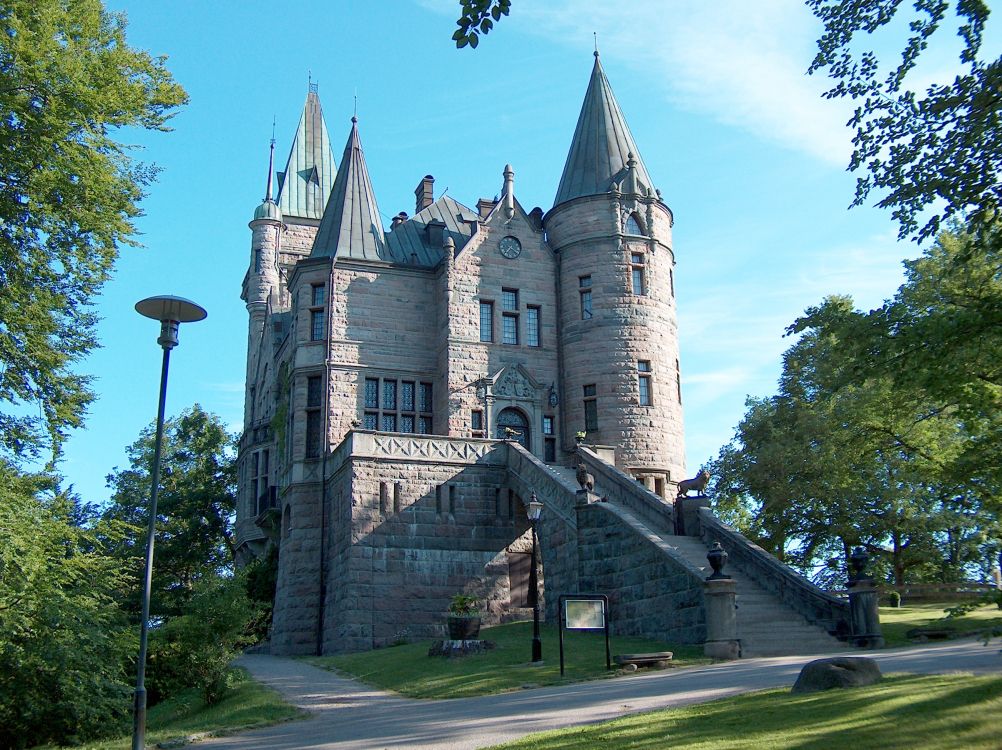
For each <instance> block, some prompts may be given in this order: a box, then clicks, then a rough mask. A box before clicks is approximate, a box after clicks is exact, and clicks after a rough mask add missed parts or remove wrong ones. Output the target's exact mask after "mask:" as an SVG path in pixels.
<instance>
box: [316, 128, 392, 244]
mask: <svg viewBox="0 0 1002 750" xmlns="http://www.w3.org/2000/svg"><path fill="white" fill-rule="evenodd" d="M310 256H311V257H314V258H317V257H337V258H354V259H357V260H387V261H388V260H391V258H390V256H389V253H388V252H387V249H386V237H385V235H384V234H383V225H382V222H381V221H380V219H379V208H378V206H376V196H375V195H374V194H373V192H372V183H371V182H370V181H369V170H368V168H367V167H366V166H365V155H364V154H363V153H362V143H361V141H359V139H358V118H357V117H352V118H351V133H350V134H349V135H348V143H346V144H345V147H344V155H343V156H342V157H341V167H340V169H338V171H337V177H335V178H334V187H333V189H332V190H331V197H330V200H328V201H327V207H326V208H325V209H324V217H323V219H322V220H321V222H320V228H319V229H318V230H317V236H316V238H315V239H314V240H313V250H312V251H310Z"/></svg>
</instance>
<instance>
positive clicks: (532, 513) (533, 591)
mask: <svg viewBox="0 0 1002 750" xmlns="http://www.w3.org/2000/svg"><path fill="white" fill-rule="evenodd" d="M542 513H543V504H542V503H541V502H539V500H537V499H536V493H535V492H533V493H532V496H531V498H530V499H529V509H528V511H526V515H528V516H529V528H530V529H531V530H532V562H531V563H530V565H531V567H530V568H529V597H530V603H531V604H532V661H533V663H534V664H537V663H539V662H541V661H542V660H543V642H542V641H541V640H540V638H539V576H538V573H537V572H536V568H537V567H538V565H539V558H538V555H539V553H538V552H537V548H538V546H539V543H538V539H537V537H536V523H537V522H538V521H539V517H540V515H542Z"/></svg>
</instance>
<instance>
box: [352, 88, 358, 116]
mask: <svg viewBox="0 0 1002 750" xmlns="http://www.w3.org/2000/svg"><path fill="white" fill-rule="evenodd" d="M351 121H352V122H358V87H357V86H356V87H355V109H354V110H353V111H352V113H351Z"/></svg>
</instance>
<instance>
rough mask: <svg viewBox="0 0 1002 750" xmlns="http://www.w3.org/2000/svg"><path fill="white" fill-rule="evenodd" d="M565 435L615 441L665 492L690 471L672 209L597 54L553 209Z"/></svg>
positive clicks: (549, 224) (622, 458) (619, 458)
mask: <svg viewBox="0 0 1002 750" xmlns="http://www.w3.org/2000/svg"><path fill="white" fill-rule="evenodd" d="M543 221H544V226H545V229H546V231H547V237H548V239H549V242H550V244H551V246H552V247H553V249H554V251H555V252H557V253H558V254H559V259H560V272H559V283H560V292H559V294H560V308H561V321H560V322H561V345H562V356H563V368H562V370H563V372H562V381H563V387H562V388H561V391H562V394H563V406H564V408H563V410H562V414H563V434H564V435H571V436H573V435H574V434H575V433H578V432H586V433H587V438H586V442H588V443H595V444H599V445H612V446H615V447H616V463H617V465H618V466H619V467H620V468H621V469H623V470H624V471H627V472H629V473H631V474H632V475H633V476H635V477H637V478H638V479H641V480H642V481H644V483H645V484H647V485H648V487H649V488H650V489H651V490H654V491H655V492H658V493H659V494H661V495H668V494H669V493H670V492H671V488H670V484H673V483H675V482H678V481H679V480H680V479H682V478H683V475H684V473H685V458H684V455H685V454H684V443H683V429H682V404H681V388H680V369H679V356H678V330H677V322H676V310H675V290H674V265H675V259H674V252H673V250H672V238H671V228H672V223H673V219H672V213H671V210H670V209H669V208H668V206H667V205H665V203H664V202H663V201H662V200H661V196H660V193H659V192H658V191H656V190H655V189H654V187H653V185H652V183H651V179H650V176H649V175H648V173H647V168H646V167H645V166H644V163H643V160H642V159H641V158H640V151H639V149H638V148H637V145H636V143H635V142H634V140H633V136H632V135H631V133H630V130H629V127H628V126H627V124H626V120H625V118H624V117H623V114H622V112H621V111H620V108H619V104H618V103H617V102H616V98H615V96H614V95H613V93H612V88H611V87H610V85H609V81H608V79H607V78H606V76H605V72H604V71H603V69H602V64H601V61H600V60H599V56H598V52H596V53H595V64H594V68H593V69H592V74H591V80H590V82H589V84H588V90H587V93H586V94H585V99H584V103H583V105H582V107H581V114H580V116H579V118H578V123H577V127H576V129H575V132H574V138H573V140H572V142H571V147H570V150H569V152H568V155H567V162H566V164H565V166H564V171H563V175H562V177H561V179H560V186H559V188H558V189H557V196H556V199H555V200H554V205H553V208H552V209H550V211H549V212H548V213H547V214H546V216H545V217H544V219H543Z"/></svg>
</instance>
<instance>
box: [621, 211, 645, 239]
mask: <svg viewBox="0 0 1002 750" xmlns="http://www.w3.org/2000/svg"><path fill="white" fill-rule="evenodd" d="M623 231H624V232H626V234H640V235H642V234H644V230H643V229H642V228H641V226H640V220H639V218H638V217H637V215H636V214H630V215H629V216H627V217H626V226H625V227H624V229H623Z"/></svg>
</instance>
